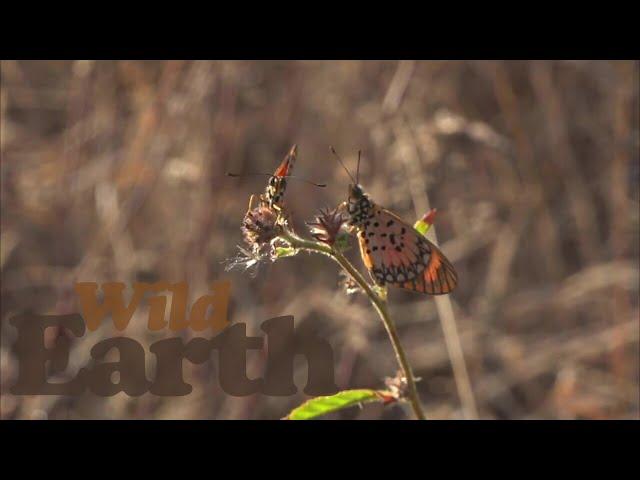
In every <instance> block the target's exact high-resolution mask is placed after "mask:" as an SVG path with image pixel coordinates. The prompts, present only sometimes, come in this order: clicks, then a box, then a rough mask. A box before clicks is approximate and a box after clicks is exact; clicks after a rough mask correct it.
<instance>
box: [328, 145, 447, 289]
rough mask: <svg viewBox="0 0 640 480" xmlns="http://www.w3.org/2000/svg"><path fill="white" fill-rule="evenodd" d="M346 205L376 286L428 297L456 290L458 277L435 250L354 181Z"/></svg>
mask: <svg viewBox="0 0 640 480" xmlns="http://www.w3.org/2000/svg"><path fill="white" fill-rule="evenodd" d="M332 151H333V153H334V154H335V151H334V150H333V149H332ZM336 156H337V154H336ZM338 160H340V157H338ZM340 163H342V161H340ZM358 163H359V159H358ZM343 166H344V164H343ZM345 170H346V167H345ZM347 173H349V171H348V170H347ZM349 176H351V174H350V173H349ZM351 178H352V179H353V177H351ZM346 205H347V212H348V215H349V224H350V225H352V226H353V227H355V229H356V230H357V235H358V241H359V243H360V254H361V256H362V261H363V262H364V264H365V266H366V267H367V269H368V270H369V274H370V275H371V278H372V279H373V280H374V282H375V283H376V284H378V285H380V286H384V285H385V284H389V285H393V286H395V287H400V288H404V289H406V290H412V291H414V292H420V293H428V294H431V295H441V294H446V293H450V292H452V291H453V290H454V289H455V288H456V285H457V284H458V274H457V273H456V271H455V269H454V268H453V265H451V262H450V261H449V260H447V258H446V257H445V256H444V254H443V253H442V252H441V251H440V250H439V249H438V247H436V246H435V245H434V244H433V243H431V242H430V241H429V240H427V239H426V238H425V237H424V236H423V235H422V234H420V233H419V232H418V231H416V230H415V229H414V228H413V227H412V226H411V225H409V224H408V223H406V222H405V221H404V220H402V219H401V218H400V217H398V216H397V215H395V214H393V213H392V212H390V211H389V210H387V209H386V208H383V207H381V206H380V205H377V204H376V203H375V202H373V201H372V200H371V199H370V198H369V196H368V195H367V194H366V193H365V192H364V190H363V189H362V187H361V186H360V185H359V184H358V182H357V180H354V183H352V184H350V185H349V199H348V201H347V204H346Z"/></svg>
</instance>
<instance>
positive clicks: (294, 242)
mask: <svg viewBox="0 0 640 480" xmlns="http://www.w3.org/2000/svg"><path fill="white" fill-rule="evenodd" d="M280 237H281V238H282V239H283V240H286V241H287V243H289V244H290V245H291V246H292V247H294V248H297V249H302V250H308V251H311V252H317V253H322V254H324V255H327V256H329V257H331V258H332V259H333V260H335V261H336V262H337V263H338V264H339V265H340V266H341V267H342V268H343V269H344V270H345V271H346V272H347V273H348V274H349V276H351V278H352V279H353V280H354V281H355V282H356V283H357V284H358V285H359V286H360V288H362V290H363V291H364V292H365V294H366V295H367V297H368V298H369V301H370V302H371V303H372V304H373V307H374V308H375V309H376V311H377V312H378V315H379V316H380V319H381V320H382V323H383V324H384V326H385V329H386V330H387V334H388V335H389V340H391V344H392V345H393V350H394V352H395V354H396V359H397V360H398V364H399V365H400V368H401V369H402V373H403V374H404V376H405V378H406V379H407V396H408V397H409V401H410V403H411V407H412V408H413V411H414V413H415V415H416V417H417V418H418V419H419V420H425V419H426V417H425V414H424V411H423V410H422V405H421V404H420V398H419V397H418V391H417V389H416V382H415V378H414V376H413V371H412V370H411V365H410V364H409V360H408V359H407V354H406V353H405V351H404V349H403V348H402V344H401V343H400V337H399V336H398V331H397V330H396V326H395V324H394V323H393V320H391V317H390V316H389V311H388V310H387V303H386V301H385V300H384V299H383V298H381V297H380V295H378V294H377V293H376V292H375V291H374V290H373V288H371V285H370V284H369V282H367V281H366V280H365V279H364V277H363V276H362V275H361V274H360V272H359V271H358V270H356V268H355V267H354V266H353V264H352V263H351V262H349V260H347V258H346V257H345V256H344V255H343V254H342V252H340V251H339V250H337V249H335V248H332V247H330V246H329V245H326V244H324V243H320V242H314V241H311V240H305V239H304V238H300V237H298V236H297V235H295V234H294V233H292V232H289V231H286V230H285V231H284V232H283V233H282V234H281V235H280Z"/></svg>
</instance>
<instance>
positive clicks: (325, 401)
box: [285, 389, 396, 420]
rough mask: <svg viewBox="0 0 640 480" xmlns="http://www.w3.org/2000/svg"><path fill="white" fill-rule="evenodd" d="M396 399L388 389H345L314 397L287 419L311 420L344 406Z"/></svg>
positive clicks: (293, 411)
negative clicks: (333, 393) (332, 393)
mask: <svg viewBox="0 0 640 480" xmlns="http://www.w3.org/2000/svg"><path fill="white" fill-rule="evenodd" d="M395 400H396V398H395V396H394V395H393V394H392V393H391V392H387V391H380V390H367V389H362V390H343V391H342V392H338V393H336V394H335V395H329V396H326V397H316V398H312V399H311V400H308V401H306V402H305V403H303V404H302V405H300V406H299V407H298V408H295V409H293V410H292V411H291V412H290V413H289V415H287V416H286V417H285V419H287V420H311V419H313V418H316V417H319V416H320V415H326V414H327V413H331V412H336V411H338V410H342V409H343V408H347V407H352V406H354V405H358V404H362V403H370V402H383V403H389V402H393V401H395Z"/></svg>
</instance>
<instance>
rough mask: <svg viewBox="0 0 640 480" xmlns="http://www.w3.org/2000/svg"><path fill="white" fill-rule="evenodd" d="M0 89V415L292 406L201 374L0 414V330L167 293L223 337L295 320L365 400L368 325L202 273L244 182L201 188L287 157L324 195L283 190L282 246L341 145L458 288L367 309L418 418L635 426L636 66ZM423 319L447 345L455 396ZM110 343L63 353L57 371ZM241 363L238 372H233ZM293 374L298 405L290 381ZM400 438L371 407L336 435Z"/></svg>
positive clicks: (54, 82) (327, 303)
mask: <svg viewBox="0 0 640 480" xmlns="http://www.w3.org/2000/svg"><path fill="white" fill-rule="evenodd" d="M1 82H2V93H1V95H2V96H1V111H0V115H1V117H0V118H1V149H2V197H1V200H2V224H1V226H2V238H1V240H2V251H1V253H2V255H1V268H2V286H1V288H2V344H1V349H2V350H1V362H2V363H1V366H2V371H1V373H2V404H1V409H2V417H3V418H225V419H237V418H240V419H244V418H251V419H265V418H268V419H274V418H280V417H282V416H283V415H285V414H286V412H287V411H288V410H289V409H290V408H292V407H293V406H295V405H298V404H299V403H301V401H303V399H304V398H305V397H304V395H303V394H302V393H299V394H298V395H296V396H292V397H284V398H276V397H265V396H262V395H255V396H250V397H245V398H236V397H231V396H228V395H226V394H225V393H224V392H223V391H222V390H221V389H220V387H219V385H218V382H217V375H216V363H217V362H216V360H215V358H216V356H215V355H214V356H213V357H212V358H213V360H212V361H211V362H209V363H206V364H203V365H196V366H193V365H190V364H188V363H187V362H185V377H186V379H187V381H189V382H190V383H192V384H193V385H194V392H193V393H192V394H191V395H189V396H186V397H181V398H160V397H154V396H152V395H149V394H146V395H143V396H141V397H139V398H130V397H127V396H126V395H124V394H119V395H117V396H115V397H112V398H101V397H97V396H95V395H92V394H89V393H87V394H85V395H83V396H80V397H74V398H59V397H46V396H37V397H36V396H34V397H15V396H12V395H10V394H9V393H8V391H7V390H8V386H9V385H11V383H12V382H13V381H14V379H15V376H16V373H17V371H16V369H17V365H16V362H15V356H14V354H13V352H12V349H11V345H12V343H13V341H14V339H15V330H14V329H13V328H12V327H10V326H8V325H7V323H8V319H9V318H10V317H12V316H13V315H15V314H17V313H21V312H24V311H26V310H29V309H30V310H33V311H36V312H39V313H49V314H51V313H69V312H74V311H78V307H77V305H76V304H75V297H74V294H73V290H72V286H73V282H75V281H97V282H103V281H110V280H117V281H123V282H126V283H127V284H131V283H132V282H134V281H136V280H138V281H139V280H146V281H150V280H155V279H162V280H168V281H173V282H177V281H181V280H187V281H188V282H189V285H190V288H191V295H192V296H199V295H202V294H204V293H205V291H206V288H207V284H208V283H209V282H211V281H212V280H215V279H221V278H227V279H230V280H231V281H232V298H231V305H230V318H231V320H232V321H233V322H246V323H247V333H248V334H253V335H261V334H262V332H261V331H260V324H261V323H262V322H263V321H264V320H266V319H268V318H271V317H274V316H278V315H286V314H291V315H294V316H295V319H296V325H297V326H299V327H300V328H304V329H310V330H313V331H314V332H316V333H318V334H319V335H321V336H323V337H324V338H326V339H328V340H329V341H330V342H331V344H332V346H333V348H334V351H335V367H336V381H337V384H338V385H339V386H340V388H358V387H375V386H383V379H384V377H385V376H390V375H393V374H394V373H395V368H396V365H395V360H394V356H393V353H392V351H391V347H390V345H389V344H388V341H387V339H386V335H385V333H384V330H383V327H382V325H381V323H380V322H379V321H378V319H377V318H376V316H375V314H374V313H373V311H372V310H371V309H370V307H369V305H368V304H367V303H366V300H365V299H364V298H361V297H360V298H359V297H347V296H346V295H345V294H344V293H343V292H342V291H341V290H340V289H339V288H338V286H337V283H338V277H337V269H336V267H335V265H333V264H332V263H331V262H328V261H326V260H325V259H323V258H319V257H318V256H305V257H304V258H302V257H300V256H298V257H296V258H293V259H283V260H281V261H279V262H277V263H275V264H274V265H273V266H271V267H269V268H266V269H263V270H262V271H261V272H260V273H259V274H258V276H257V277H256V278H250V277H249V276H248V275H243V274H240V273H236V272H232V273H225V272H224V265H223V264H222V263H221V262H222V261H223V260H224V259H225V258H228V257H230V256H232V255H233V254H234V253H235V246H236V244H238V243H239V242H240V240H241V239H240V231H239V223H240V221H241V219H242V215H243V214H244V212H245V210H246V207H247V201H248V197H249V194H250V193H258V192H260V191H262V189H263V186H264V183H265V179H264V178H261V177H248V178H244V179H234V178H228V177H225V176H224V172H226V171H238V172H251V171H253V172H256V171H257V172H270V171H273V169H274V168H275V166H276V165H277V164H278V162H279V161H280V160H281V159H282V157H283V156H284V155H285V153H286V152H287V151H288V149H289V147H290V145H291V144H292V143H297V144H298V146H299V156H298V162H297V165H296V172H295V173H296V174H299V175H302V176H304V177H307V178H310V179H313V180H316V181H326V182H327V183H328V184H329V186H328V187H327V188H325V189H318V188H315V187H312V186H309V185H306V184H304V183H302V182H291V183H290V184H289V189H288V191H287V200H288V202H289V204H290V206H291V209H292V211H293V214H294V218H295V219H296V220H295V221H296V228H297V229H298V231H300V232H302V231H304V224H303V221H304V220H309V219H311V218H312V217H313V214H314V213H315V212H316V211H317V210H318V209H319V208H320V207H324V206H335V205H336V204H337V203H339V202H340V201H342V200H344V199H345V196H346V193H347V183H348V178H347V177H346V174H345V173H344V171H343V170H342V169H341V168H340V167H339V165H338V164H337V162H336V161H335V159H333V157H332V156H331V155H330V153H329V145H334V146H335V147H336V149H337V150H338V151H339V152H340V153H341V154H342V156H343V157H344V158H345V159H346V160H347V162H348V163H349V164H350V166H351V167H354V166H355V159H356V155H357V150H358V149H362V151H363V162H362V166H361V172H360V179H361V183H362V184H363V185H364V187H365V189H366V190H367V191H368V192H369V193H370V194H371V196H372V197H373V198H374V199H375V200H376V201H378V202H379V203H381V204H382V205H385V206H387V207H388V208H390V209H392V210H394V211H395V212H397V213H398V214H399V215H400V216H402V217H404V218H405V219H407V220H408V221H411V222H412V221H413V220H414V219H416V218H417V217H418V216H420V215H422V214H423V213H425V212H426V211H427V210H428V208H429V207H437V208H438V216H437V219H436V230H437V233H438V239H439V241H440V243H441V245H442V248H443V250H444V252H445V253H446V254H447V256H448V257H450V259H451V260H452V261H453V263H454V264H455V265H456V268H457V270H458V274H459V277H460V286H459V288H458V289H457V290H456V291H455V293H454V294H453V295H451V296H450V298H451V306H452V309H451V310H446V309H445V310H444V313H443V310H442V309H436V304H435V302H434V301H433V299H431V298H428V297H426V296H420V295H414V294H410V293H406V292H401V291H397V290H391V292H390V296H389V297H390V298H389V300H390V305H391V312H392V314H393V317H394V318H395V319H396V322H397V324H398V328H399V331H400V335H401V337H402V339H403V341H404V344H405V347H406V349H407V351H408V355H409V357H410V359H411V361H412V364H413V366H414V370H415V373H416V375H417V376H418V377H421V378H422V381H421V382H420V383H419V384H418V388H419V391H420V395H421V399H422V402H423V404H424V406H425V410H426V412H427V415H428V416H429V417H431V418H463V417H473V416H475V415H476V413H475V411H474V410H477V415H479V416H480V417H481V418H638V417H639V408H640V407H639V398H638V397H639V392H638V388H639V347H638V344H639V330H640V329H639V302H638V293H639V269H638V257H639V252H638V243H639V241H640V235H639V224H640V216H639V208H638V203H639V175H640V168H639V158H638V150H639V147H640V144H639V139H638V127H639V126H638V112H639V107H638V83H639V78H638V63H637V62H604V61H554V62H542V61H536V62H524V61H517V62H516V61H509V62H498V61H473V62H460V61H437V62H436V61H429V62H426V61H424V62H422V61H421V62H408V61H404V62H394V61H385V62H378V61H366V62H362V61H357V62H352V61H340V62H337V61H332V62H319V61H317V62H316V61H305V62H292V61H285V62H271V61H269V62H266V61H242V62H175V61H173V62H155V61H154V62H140V61H121V62H110V61H109V62H107V61H98V62H15V61H11V62H9V61H3V62H2V70H1ZM349 256H350V257H351V258H352V259H353V261H354V262H355V263H356V265H359V266H360V267H362V264H361V261H360V259H359V258H358V255H357V251H356V250H355V249H353V250H352V251H350V252H349ZM439 315H440V316H441V315H446V316H447V317H448V318H447V319H445V320H446V321H449V322H451V321H453V322H455V324H456V326H457V329H458V331H459V333H460V341H461V345H462V350H463V352H464V361H465V364H466V367H467V370H468V376H469V379H470V385H471V392H467V393H466V394H465V392H464V381H463V380H461V379H460V378H458V382H456V375H454V370H453V369H452V365H451V355H450V354H449V351H448V349H447V347H446V343H445V341H444V337H443V330H442V325H441V322H440V321H439V320H442V318H441V317H440V316H439ZM146 317H147V311H146V310H145V309H144V308H140V309H139V311H137V312H136V314H135V315H134V318H133V319H132V322H131V325H130V326H129V328H128V329H127V330H126V332H125V333H126V335H128V336H131V337H134V338H136V339H138V340H139V341H141V342H142V343H143V344H144V345H145V346H146V347H148V345H149V344H150V343H152V342H154V341H156V340H158V339H160V338H163V337H164V336H172V335H173V333H172V332H170V331H167V332H160V333H150V332H149V331H148V330H146ZM113 333H114V331H113V329H112V328H104V329H102V330H99V331H97V332H94V333H92V334H90V335H86V336H85V337H83V338H81V339H75V340H73V350H72V355H71V360H70V366H69V369H70V370H73V369H74V368H78V367H79V366H80V365H81V364H83V363H84V362H85V361H86V359H87V358H88V355H89V354H88V351H89V349H90V348H91V347H92V346H93V345H94V344H95V343H96V342H97V341H98V340H100V339H101V338H104V337H105V336H112V335H113ZM57 334H64V332H52V333H51V335H52V336H55V335H57ZM186 337H188V335H187V334H185V338H186ZM48 341H51V339H49V340H48ZM453 356H454V361H455V360H456V358H455V351H454V352H453ZM147 357H148V362H149V363H150V364H151V363H152V355H150V354H148V355H147ZM460 360H461V359H460V358H458V359H457V361H460ZM263 367H264V358H263V356H261V355H258V354H255V355H254V354H250V355H249V365H248V372H249V376H250V377H252V376H258V375H260V373H261V370H262V368H263ZM149 368H150V366H149ZM296 372H297V373H296V383H297V385H298V386H299V387H302V386H303V385H304V382H305V378H306V366H305V364H304V362H301V363H300V364H299V365H298V368H297V370H296ZM456 373H457V375H458V376H459V373H460V372H459V371H458V372H456ZM461 385H462V390H461V389H460V388H461ZM461 395H462V400H464V401H463V402H461ZM465 395H466V396H467V397H469V395H471V398H466V400H465V398H464V397H465ZM473 405H475V409H474V407H473ZM405 417H406V410H405V409H404V408H402V407H398V406H394V407H390V408H386V409H383V407H381V406H376V405H371V406H367V407H365V408H363V409H362V410H358V409H352V410H350V411H347V412H344V413H342V414H339V415H338V414H335V415H334V418H405Z"/></svg>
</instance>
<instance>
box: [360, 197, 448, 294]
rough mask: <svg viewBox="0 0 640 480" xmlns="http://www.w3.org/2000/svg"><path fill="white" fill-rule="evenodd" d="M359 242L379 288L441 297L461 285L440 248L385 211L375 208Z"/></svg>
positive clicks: (368, 267) (362, 253) (365, 224)
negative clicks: (386, 287)
mask: <svg viewBox="0 0 640 480" xmlns="http://www.w3.org/2000/svg"><path fill="white" fill-rule="evenodd" d="M358 240H359V243H360V253H361V255H362V259H363V261H364V264H365V266H366V267H367V269H368V270H369V273H370V274H371V276H372V278H373V279H374V281H375V282H376V283H377V284H378V285H385V284H390V285H393V286H396V287H400V288H404V289H406V290H413V291H416V292H421V293H428V294H431V295H441V294H446V293H450V292H451V291H453V289H454V288H455V287H456V285H457V283H458V275H457V274H456V271H455V269H454V268H453V265H451V262H449V260H447V258H446V257H445V256H444V254H443V253H442V252H441V251H440V250H439V249H438V247H436V246H435V245H434V244H433V243H431V242H430V241H429V240H427V239H426V238H425V237H424V236H423V235H421V234H420V233H418V232H417V231H416V230H415V229H414V228H413V227H412V226H410V225H408V224H407V223H406V222H404V220H402V219H401V218H399V217H398V216H396V215H394V214H393V213H391V212H390V211H388V210H386V209H384V208H381V207H379V206H377V205H376V206H375V207H374V214H373V216H371V217H370V218H369V219H368V220H367V221H366V222H365V223H364V225H363V226H362V228H361V229H360V231H359V234H358Z"/></svg>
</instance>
